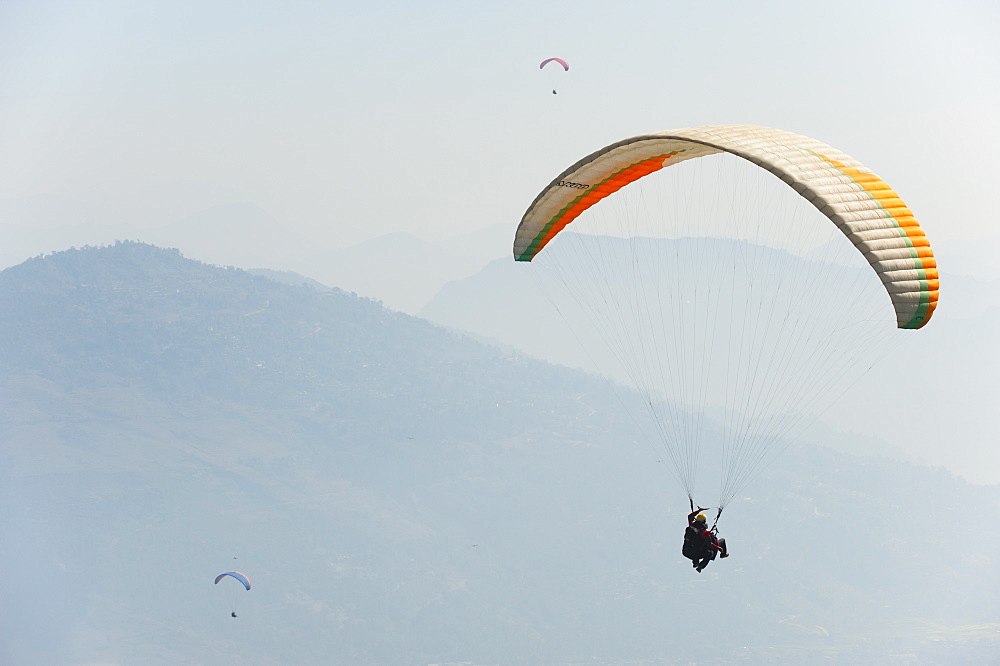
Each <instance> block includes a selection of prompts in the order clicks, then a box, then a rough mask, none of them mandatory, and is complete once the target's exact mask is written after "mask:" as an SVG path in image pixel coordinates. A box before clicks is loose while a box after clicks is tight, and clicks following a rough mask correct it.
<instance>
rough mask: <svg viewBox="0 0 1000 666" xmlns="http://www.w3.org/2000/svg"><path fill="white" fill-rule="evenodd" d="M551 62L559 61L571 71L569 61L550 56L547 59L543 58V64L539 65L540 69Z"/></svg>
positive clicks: (565, 68)
mask: <svg viewBox="0 0 1000 666" xmlns="http://www.w3.org/2000/svg"><path fill="white" fill-rule="evenodd" d="M550 62H557V63H559V64H560V65H562V68H563V69H564V70H566V71H567V72H568V71H569V63H567V62H566V61H565V60H563V59H562V58H548V59H546V60H543V61H542V64H540V65H539V66H538V69H544V68H545V66H546V65H547V64H549V63H550Z"/></svg>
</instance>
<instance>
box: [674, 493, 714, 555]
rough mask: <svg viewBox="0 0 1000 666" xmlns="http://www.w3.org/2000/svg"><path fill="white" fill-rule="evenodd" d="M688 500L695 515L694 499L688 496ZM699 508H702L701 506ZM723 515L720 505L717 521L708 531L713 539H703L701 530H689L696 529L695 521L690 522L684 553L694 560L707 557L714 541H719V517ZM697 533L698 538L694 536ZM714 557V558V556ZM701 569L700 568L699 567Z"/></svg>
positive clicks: (685, 533)
mask: <svg viewBox="0 0 1000 666" xmlns="http://www.w3.org/2000/svg"><path fill="white" fill-rule="evenodd" d="M688 502H690V504H691V514H689V515H691V516H693V515H694V513H695V511H696V509H695V507H694V500H693V499H691V497H688ZM698 510H701V508H700V507H699V509H698ZM721 515H722V508H721V507H720V508H719V509H718V511H717V512H716V514H715V522H714V523H713V524H712V527H711V529H708V530H707V532H708V533H709V534H710V535H711V537H712V538H711V541H706V540H703V539H702V536H703V534H704V533H703V532H702V531H700V530H695V531H694V532H691V531H688V530H693V529H694V523H692V524H689V525H688V527H687V530H686V531H685V532H684V547H683V548H682V551H681V552H682V554H683V555H684V557H687V558H689V559H692V560H695V561H697V560H700V559H702V558H704V557H707V556H708V555H709V554H711V552H712V551H713V550H714V549H713V548H712V543H714V542H717V537H718V535H719V517H720V516H721ZM693 533H697V535H698V537H699V538H698V539H697V540H695V539H694V538H692V534H693ZM713 559H714V558H713ZM699 571H700V569H699Z"/></svg>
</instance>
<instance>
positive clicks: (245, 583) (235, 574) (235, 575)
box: [215, 571, 252, 590]
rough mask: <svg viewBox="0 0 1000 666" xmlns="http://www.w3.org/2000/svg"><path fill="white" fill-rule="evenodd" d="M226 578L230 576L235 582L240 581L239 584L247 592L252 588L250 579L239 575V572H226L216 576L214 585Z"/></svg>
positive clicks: (244, 575) (241, 574)
mask: <svg viewBox="0 0 1000 666" xmlns="http://www.w3.org/2000/svg"><path fill="white" fill-rule="evenodd" d="M226 576H232V577H233V578H235V579H236V580H238V581H240V582H241V583H243V587H245V588H247V590H249V589H250V588H251V587H252V585H251V584H250V579H249V578H247V575H246V574H243V573H240V572H239V571H227V572H226V573H220V574H219V575H218V576H216V577H215V584H216V585H218V584H219V581H220V580H222V579H223V578H225V577H226Z"/></svg>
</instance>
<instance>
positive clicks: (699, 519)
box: [694, 513, 708, 523]
mask: <svg viewBox="0 0 1000 666" xmlns="http://www.w3.org/2000/svg"><path fill="white" fill-rule="evenodd" d="M694 522H696V523H705V522H708V518H706V517H705V514H703V513H699V514H698V515H697V516H695V517H694Z"/></svg>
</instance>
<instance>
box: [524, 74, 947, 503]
mask: <svg viewBox="0 0 1000 666" xmlns="http://www.w3.org/2000/svg"><path fill="white" fill-rule="evenodd" d="M543 64H544V63H543ZM720 164H721V165H724V167H721V168H720V167H718V166H717V165H720ZM702 165H704V166H702ZM667 167H670V168H667ZM702 169H705V170H704V171H702ZM726 170H730V171H726ZM658 172H659V173H658ZM653 174H656V175H653ZM726 174H729V175H726ZM758 174H759V175H758ZM774 176H776V177H777V179H775V178H774ZM626 186H628V187H626ZM630 197H631V198H630ZM602 202H603V203H602ZM598 203H601V205H600V206H598V205H597V204H598ZM584 213H586V215H584ZM581 216H582V217H581ZM578 218H580V222H579V223H578V224H577V225H574V230H575V231H577V233H573V232H572V231H567V230H566V227H567V225H569V224H570V223H572V222H574V221H575V220H577V219H578ZM831 223H832V224H831ZM577 227H579V228H577ZM550 244H551V247H549V246H550ZM546 248H549V249H546ZM543 249H546V251H545V252H542V250H543ZM514 258H515V259H516V260H517V261H521V262H532V265H535V264H541V265H540V266H539V267H538V269H537V270H539V271H540V273H538V275H536V276H535V277H536V282H537V284H538V287H539V291H542V292H544V293H545V294H546V295H547V296H548V297H549V299H550V300H552V301H553V303H554V304H555V305H556V306H557V307H558V309H559V311H560V314H562V315H563V316H564V317H566V318H572V317H574V316H576V318H575V319H573V320H572V321H571V322H570V323H571V327H572V328H574V330H576V329H579V330H582V329H583V328H584V326H583V324H586V325H587V326H591V327H592V328H593V329H594V331H595V332H596V334H597V335H599V337H600V338H601V339H602V340H603V342H604V343H605V345H606V346H607V349H608V356H609V357H613V358H614V359H615V361H616V362H617V363H618V364H619V365H620V366H621V369H622V371H623V372H622V374H623V376H625V377H627V378H628V381H629V383H631V384H632V385H633V386H634V388H636V389H638V391H639V393H640V395H641V396H642V400H643V402H644V403H645V405H646V407H647V408H648V409H647V411H648V414H649V416H650V419H649V421H650V422H651V423H652V425H651V428H652V432H651V433H650V436H649V439H650V440H651V441H655V442H656V443H657V446H658V448H659V449H661V451H659V452H662V453H664V454H665V455H664V456H663V457H664V458H666V459H667V461H668V463H669V464H670V466H671V468H672V469H671V471H672V472H673V474H674V475H675V477H676V478H677V479H678V480H679V481H680V483H681V484H682V485H683V486H684V488H685V489H686V491H687V493H688V497H689V498H691V497H692V495H693V493H694V490H695V488H694V486H695V478H696V477H697V471H698V468H699V464H700V462H699V456H700V454H701V452H702V450H703V449H704V450H706V451H711V452H713V453H716V452H717V453H718V456H719V457H718V460H719V461H720V462H719V463H718V464H717V465H716V464H714V463H713V464H712V465H711V467H712V468H713V471H715V472H718V473H720V474H719V476H720V477H721V478H720V483H721V488H720V500H719V508H720V511H721V508H722V507H724V506H725V505H726V503H727V502H729V501H730V500H731V499H733V498H734V497H735V496H736V495H737V494H738V493H739V492H740V491H741V490H742V488H744V487H745V486H746V485H747V483H749V481H750V480H752V479H753V478H754V477H755V476H756V475H757V474H759V473H760V471H761V470H762V469H763V468H764V467H765V466H766V465H767V464H768V463H769V462H770V461H771V460H773V458H774V456H775V455H777V453H779V452H780V451H781V450H783V449H784V448H785V447H786V446H788V444H789V442H790V441H792V439H794V435H796V434H797V433H799V432H801V428H803V427H804V425H802V424H803V423H807V422H810V421H811V419H813V418H815V416H814V415H815V414H817V413H822V412H823V411H824V410H826V409H829V407H830V405H832V404H833V403H834V402H835V400H836V398H837V397H838V396H839V395H840V394H841V393H843V392H844V391H846V390H848V389H849V388H850V386H851V385H852V384H853V382H855V381H856V380H857V379H858V378H859V377H860V376H861V374H863V373H864V372H865V371H867V370H868V369H869V368H870V367H871V365H872V363H874V362H875V361H877V359H878V356H879V355H880V354H884V353H886V350H888V349H893V348H895V347H898V346H899V345H900V341H899V340H897V339H896V338H895V336H896V335H897V334H896V331H897V329H919V328H921V327H922V326H924V325H926V324H927V322H928V321H929V320H930V319H931V316H932V315H933V313H934V309H935V307H936V306H937V302H938V286H939V280H938V272H937V264H936V261H935V258H934V253H933V252H932V250H931V246H930V243H929V242H928V239H927V237H926V235H925V233H924V231H923V229H922V228H921V226H920V224H919V223H918V222H917V220H916V218H915V217H914V215H913V213H912V211H911V210H910V209H909V208H908V207H907V206H906V204H905V203H904V202H903V201H902V199H901V198H900V196H899V195H898V194H897V193H896V192H895V191H894V190H893V189H892V188H891V187H890V186H889V185H888V184H887V183H885V181H883V180H882V179H881V178H879V177H878V176H876V175H875V174H874V173H873V172H872V171H871V170H870V169H868V168H867V167H865V166H864V165H863V164H861V163H860V162H858V161H857V160H855V159H853V158H851V157H850V156H848V155H846V154H844V153H843V152H841V151H839V150H837V149H835V148H833V147H831V146H829V145H827V144H824V143H821V142H819V141H817V140H815V139H811V138H809V137H806V136H802V135H799V134H794V133H792V132H787V131H783V130H778V129H772V128H767V127H758V126H750V125H725V126H709V127H695V128H687V129H681V130H671V131H665V132H655V133H651V134H643V135H639V136H634V137H630V138H627V139H623V140H621V141H618V142H615V143H613V144H611V145H609V146H606V147H604V148H602V149H600V150H598V151H596V152H594V153H592V154H590V155H588V156H586V157H584V158H583V159H581V160H579V161H577V162H576V163H574V164H573V165H571V166H570V167H569V168H567V169H566V170H564V171H563V172H562V173H560V174H559V175H558V176H556V178H554V179H553V180H552V182H551V183H549V185H548V186H546V187H545V188H544V189H543V190H542V191H541V192H540V193H539V194H538V196H537V197H536V198H535V200H534V201H533V202H532V203H531V205H530V206H529V207H528V209H527V211H526V212H525V214H524V216H523V217H522V219H521V223H520V225H519V226H518V229H517V233H516V236H515V239H514ZM531 272H532V273H534V272H535V271H531ZM573 313H578V314H576V315H574V314H573ZM568 320H569V319H568ZM578 324H579V326H577V325H578ZM588 351H589V350H588ZM900 381H901V382H902V381H905V378H900ZM806 417H809V418H806Z"/></svg>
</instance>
